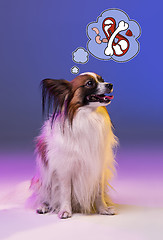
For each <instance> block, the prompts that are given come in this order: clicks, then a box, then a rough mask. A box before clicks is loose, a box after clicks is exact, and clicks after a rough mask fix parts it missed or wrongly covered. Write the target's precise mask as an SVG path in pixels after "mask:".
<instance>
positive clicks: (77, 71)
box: [71, 66, 79, 74]
mask: <svg viewBox="0 0 163 240" xmlns="http://www.w3.org/2000/svg"><path fill="white" fill-rule="evenodd" d="M71 73H72V74H78V73H79V68H78V67H77V66H73V67H72V68H71Z"/></svg>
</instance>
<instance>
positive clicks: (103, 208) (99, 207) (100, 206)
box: [95, 183, 116, 215]
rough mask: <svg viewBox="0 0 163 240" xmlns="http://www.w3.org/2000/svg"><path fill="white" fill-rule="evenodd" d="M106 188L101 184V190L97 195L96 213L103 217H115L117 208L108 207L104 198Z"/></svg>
mask: <svg viewBox="0 0 163 240" xmlns="http://www.w3.org/2000/svg"><path fill="white" fill-rule="evenodd" d="M103 188H104V187H103V186H102V183H99V190H98V193H97V195H96V200H95V205H96V211H97V213H99V214H102V215H114V214H116V211H115V208H114V207H113V206H107V204H106V202H105V197H104V189H103Z"/></svg>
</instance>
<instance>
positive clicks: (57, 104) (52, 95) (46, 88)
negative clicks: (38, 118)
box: [41, 78, 72, 121]
mask: <svg viewBox="0 0 163 240" xmlns="http://www.w3.org/2000/svg"><path fill="white" fill-rule="evenodd" d="M41 88H42V111H43V114H45V104H46V100H47V104H48V106H47V112H48V116H49V111H50V108H51V107H53V117H52V121H53V119H54V118H56V117H57V115H58V114H60V113H61V110H62V107H63V104H64V101H65V97H66V96H67V95H68V94H69V93H70V92H71V88H72V87H71V83H70V82H68V81H67V80H64V79H59V80H56V79H48V78H47V79H44V80H42V81H41Z"/></svg>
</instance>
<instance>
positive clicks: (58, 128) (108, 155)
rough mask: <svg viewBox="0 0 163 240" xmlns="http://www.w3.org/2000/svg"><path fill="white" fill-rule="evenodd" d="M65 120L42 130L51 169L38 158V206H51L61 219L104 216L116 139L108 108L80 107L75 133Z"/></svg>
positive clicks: (74, 127) (48, 123) (46, 124)
mask: <svg viewBox="0 0 163 240" xmlns="http://www.w3.org/2000/svg"><path fill="white" fill-rule="evenodd" d="M62 124H63V122H62V117H60V118H57V119H56V121H55V122H54V125H53V127H52V128H51V121H50V119H49V120H47V121H46V122H45V125H44V126H43V128H42V133H41V137H42V138H43V139H44V141H45V142H46V144H47V152H46V154H47V159H48V166H46V167H45V165H44V164H43V162H42V160H41V158H40V156H39V155H38V156H37V166H38V174H37V177H38V179H39V182H37V184H35V196H36V200H37V204H42V203H43V202H48V203H49V204H50V207H51V208H52V210H53V211H55V212H57V213H59V216H60V217H61V218H64V217H65V218H67V217H70V216H71V214H72V210H73V211H77V212H91V211H92V209H95V208H96V211H97V212H98V211H99V212H100V213H102V214H109V213H105V211H107V210H106V207H107V206H106V204H107V203H109V201H110V199H109V197H108V193H107V192H108V186H109V184H108V180H110V178H111V177H112V175H113V172H114V154H113V151H112V148H113V147H114V146H115V145H116V143H117V141H116V137H115V136H114V134H113V132H112V126H111V121H110V118H109V115H108V113H107V110H106V108H104V107H98V108H91V107H88V106H87V107H81V108H79V109H78V111H77V114H76V116H75V118H74V120H73V126H72V129H71V128H70V126H69V123H68V122H67V121H66V122H65V125H64V129H63V125H62Z"/></svg>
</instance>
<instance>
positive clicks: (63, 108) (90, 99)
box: [41, 72, 113, 124]
mask: <svg viewBox="0 0 163 240" xmlns="http://www.w3.org/2000/svg"><path fill="white" fill-rule="evenodd" d="M41 86H42V107H43V112H44V109H45V102H46V98H48V112H49V109H50V107H51V106H53V117H52V119H55V118H56V117H57V116H58V115H59V114H61V113H64V116H65V117H67V118H68V119H69V121H70V122H71V124H72V121H73V118H74V115H75V113H76V111H77V110H78V108H79V107H83V106H87V107H92V108H96V107H99V106H106V105H108V104H109V103H110V102H111V99H113V96H109V95H105V94H110V93H111V92H112V91H113V85H112V84H111V83H106V82H104V80H103V79H102V77H101V76H99V75H97V74H95V73H90V72H86V73H82V74H80V75H79V76H77V77H76V78H74V79H73V80H72V81H71V82H68V81H67V80H63V79H60V80H55V79H44V80H43V81H42V82H41Z"/></svg>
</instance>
